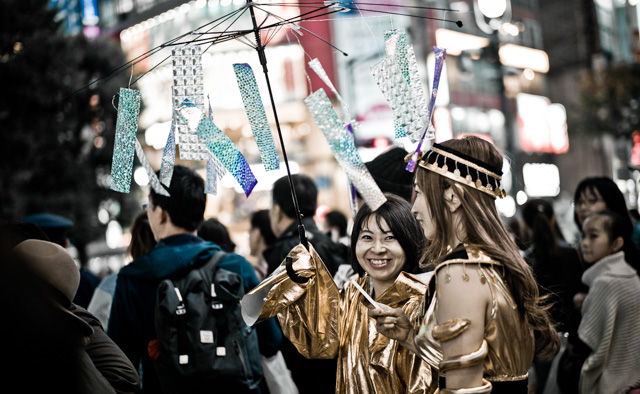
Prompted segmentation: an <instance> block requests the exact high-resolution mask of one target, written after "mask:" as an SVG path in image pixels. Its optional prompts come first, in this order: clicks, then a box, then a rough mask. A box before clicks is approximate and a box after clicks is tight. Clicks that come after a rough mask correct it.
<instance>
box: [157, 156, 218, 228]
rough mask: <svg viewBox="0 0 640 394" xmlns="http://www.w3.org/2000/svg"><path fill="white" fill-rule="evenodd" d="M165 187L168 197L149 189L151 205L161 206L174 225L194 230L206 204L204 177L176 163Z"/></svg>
mask: <svg viewBox="0 0 640 394" xmlns="http://www.w3.org/2000/svg"><path fill="white" fill-rule="evenodd" d="M163 187H164V186H163ZM165 189H167V191H168V192H169V194H170V195H171V196H170V197H167V196H163V195H160V194H158V193H156V192H155V191H154V190H153V189H151V191H150V192H149V196H150V198H151V202H152V203H153V205H155V206H159V207H162V209H164V210H165V211H166V212H167V213H168V214H169V218H170V219H171V223H173V224H174V225H175V226H178V227H181V228H183V229H185V230H187V231H194V230H196V229H197V228H198V226H199V225H200V223H202V221H203V220H204V209H205V206H206V204H207V195H206V194H205V193H204V179H202V177H201V176H200V175H198V174H197V173H196V172H195V171H194V170H192V169H190V168H187V167H184V166H181V165H177V166H175V167H174V168H173V176H172V177H171V184H170V185H169V188H166V187H165Z"/></svg>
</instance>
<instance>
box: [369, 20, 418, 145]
mask: <svg viewBox="0 0 640 394" xmlns="http://www.w3.org/2000/svg"><path fill="white" fill-rule="evenodd" d="M407 41H408V39H407V34H406V32H405V30H404V29H398V30H390V31H387V32H385V45H386V52H387V56H386V57H385V58H384V59H382V61H380V63H378V64H376V65H375V66H373V67H372V68H371V74H372V75H373V78H374V79H375V81H376V83H377V84H378V87H379V88H380V90H381V91H382V93H383V95H384V97H385V99H386V100H387V103H388V104H389V106H390V107H391V110H392V111H393V116H394V119H393V121H394V128H395V131H396V138H400V137H405V136H408V137H409V138H410V139H411V141H412V142H418V140H419V139H420V136H421V135H422V131H423V130H424V128H425V125H426V124H427V98H426V95H425V93H424V90H423V89H422V83H421V81H420V74H419V73H418V63H417V61H416V55H415V53H414V51H413V46H412V45H410V44H408V43H407Z"/></svg>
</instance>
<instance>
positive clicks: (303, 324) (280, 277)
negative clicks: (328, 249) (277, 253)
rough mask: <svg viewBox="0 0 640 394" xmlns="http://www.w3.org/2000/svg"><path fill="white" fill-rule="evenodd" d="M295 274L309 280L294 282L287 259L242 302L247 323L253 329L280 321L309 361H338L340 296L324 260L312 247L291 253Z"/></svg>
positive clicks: (299, 246) (287, 335)
mask: <svg viewBox="0 0 640 394" xmlns="http://www.w3.org/2000/svg"><path fill="white" fill-rule="evenodd" d="M289 256H290V257H291V258H292V259H293V269H294V271H295V272H296V273H297V274H298V275H300V276H302V277H305V278H308V279H309V280H308V281H307V282H306V283H303V284H298V283H295V282H293V281H292V280H291V279H290V278H289V277H288V275H287V272H286V269H285V262H286V259H285V260H283V262H282V263H281V264H280V267H278V269H276V270H275V271H274V272H273V273H272V274H271V275H270V276H269V277H268V278H266V279H265V280H264V281H262V282H261V283H260V284H259V285H258V286H256V288H254V289H253V290H251V291H250V292H249V293H247V294H246V295H245V296H244V298H243V299H242V301H241V305H242V312H243V317H244V319H245V322H247V324H249V325H253V324H255V323H256V322H258V321H262V320H265V319H268V318H270V317H273V316H277V317H278V321H279V322H280V327H281V328H282V332H283V334H284V335H285V336H286V337H287V338H288V339H289V340H290V341H291V343H293V344H294V346H295V347H296V348H297V349H298V352H300V354H302V355H303V356H305V357H307V358H334V357H336V355H337V354H338V345H339V344H338V332H337V329H338V315H339V313H338V309H339V302H340V292H339V290H338V287H337V286H336V284H335V282H334V281H333V278H332V277H331V274H330V273H329V271H328V270H327V269H326V267H325V265H324V263H323V262H322V259H320V256H318V254H317V253H316V251H315V250H314V249H313V246H312V245H311V244H309V250H307V249H306V248H305V247H304V246H303V245H302V244H300V245H297V246H296V247H295V248H293V249H292V250H291V252H289Z"/></svg>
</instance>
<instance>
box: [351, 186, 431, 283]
mask: <svg viewBox="0 0 640 394" xmlns="http://www.w3.org/2000/svg"><path fill="white" fill-rule="evenodd" d="M384 195H385V197H386V198H387V202H385V203H384V204H382V205H381V206H380V208H378V209H377V210H376V211H372V210H371V208H370V207H369V205H367V204H364V205H363V206H362V207H361V208H360V209H359V210H358V213H357V214H356V217H355V219H354V220H353V230H352V232H351V246H350V256H349V261H350V263H351V267H352V268H353V270H354V271H355V272H356V273H357V274H358V275H360V276H362V275H364V269H362V267H361V266H360V263H358V259H357V257H356V243H357V242H358V237H359V236H360V231H362V226H363V225H366V223H367V221H368V220H369V217H370V216H371V215H375V217H376V222H377V223H378V225H380V221H381V219H384V221H385V222H387V225H388V226H389V230H391V232H392V233H393V235H394V236H395V237H396V239H397V240H398V242H399V243H400V246H401V247H402V250H404V255H405V263H404V267H402V271H404V272H407V273H410V274H414V273H417V272H418V271H419V269H420V259H421V258H422V255H423V253H424V249H425V247H426V242H427V241H426V238H425V236H424V231H423V230H422V226H420V222H418V220H417V219H416V218H415V216H413V213H412V212H411V205H410V204H409V203H408V202H407V201H406V200H405V199H404V198H402V197H400V196H397V195H395V194H391V193H385V194H384Z"/></svg>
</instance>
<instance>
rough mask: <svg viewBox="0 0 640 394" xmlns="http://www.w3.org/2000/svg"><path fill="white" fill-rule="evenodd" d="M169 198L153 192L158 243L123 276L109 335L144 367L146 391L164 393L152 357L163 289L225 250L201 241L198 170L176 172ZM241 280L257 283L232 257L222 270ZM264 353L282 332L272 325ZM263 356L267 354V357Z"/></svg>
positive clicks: (263, 335) (262, 333)
mask: <svg viewBox="0 0 640 394" xmlns="http://www.w3.org/2000/svg"><path fill="white" fill-rule="evenodd" d="M167 189H168V192H169V194H170V197H167V196H163V195H160V194H158V193H156V192H155V191H154V190H153V189H151V190H150V195H149V204H148V206H147V207H146V212H147V217H148V219H149V224H150V226H151V231H152V232H153V234H154V238H155V240H156V241H157V242H158V244H157V245H156V247H155V248H154V249H153V250H152V251H151V252H149V253H147V254H144V255H142V256H140V257H138V258H137V259H136V260H134V261H133V262H131V263H130V264H129V265H126V266H125V267H123V268H122V269H121V270H120V272H119V273H118V279H117V282H116V289H115V293H114V297H113V304H112V307H111V315H110V318H109V326H108V330H107V332H108V333H109V335H110V336H111V337H112V338H113V340H114V341H115V342H116V343H117V344H118V345H119V346H120V347H121V348H122V350H123V351H124V352H125V354H126V355H127V356H128V357H129V358H130V359H131V361H132V362H133V364H134V365H139V363H140V362H141V363H142V390H143V392H145V393H158V392H161V387H160V381H159V378H158V375H157V372H156V368H155V365H154V362H153V359H152V358H151V355H150V352H151V354H154V356H155V355H156V353H155V350H157V346H158V342H157V335H156V328H155V320H154V315H155V307H156V297H157V291H158V286H159V284H160V283H161V282H162V281H163V280H164V279H168V278H172V277H175V276H179V275H183V274H186V273H187V272H188V271H189V270H192V269H195V268H197V267H200V266H201V265H202V264H204V263H206V262H208V261H209V260H210V258H211V256H212V255H213V254H214V253H215V252H217V251H220V250H222V248H221V247H220V246H219V245H217V244H214V243H211V242H207V241H204V240H203V239H202V238H199V237H197V236H196V230H197V228H198V226H199V225H200V224H201V223H202V221H203V219H204V218H203V214H204V210H205V205H206V196H207V195H206V194H205V193H204V180H203V179H202V177H200V176H199V175H198V174H197V173H196V172H195V171H193V170H191V169H189V168H187V167H184V166H180V165H176V166H175V167H174V170H173V176H172V178H171V184H170V186H169V187H168V188H167ZM218 266H219V267H220V268H223V269H226V270H228V271H231V272H233V273H236V274H238V275H240V277H241V278H242V285H243V287H244V288H245V291H249V290H250V289H252V288H253V287H255V286H256V285H257V284H258V279H257V278H256V276H255V273H254V271H253V268H252V267H251V264H249V262H248V261H246V260H245V259H244V258H243V257H241V256H239V255H237V254H234V253H228V254H226V255H225V257H224V258H223V259H222V261H221V262H220V263H219V265H218ZM256 330H257V333H258V339H259V341H260V350H261V353H262V354H275V353H276V352H277V350H278V348H279V345H280V342H279V339H280V338H278V336H277V333H278V332H277V331H273V330H271V327H269V325H268V324H266V325H263V326H258V327H256ZM263 352H264V353H263Z"/></svg>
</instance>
